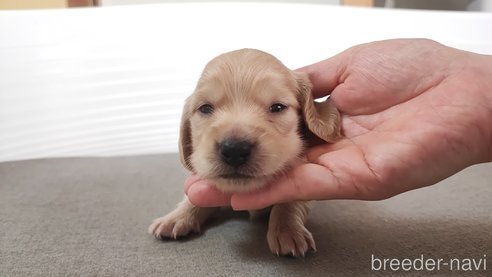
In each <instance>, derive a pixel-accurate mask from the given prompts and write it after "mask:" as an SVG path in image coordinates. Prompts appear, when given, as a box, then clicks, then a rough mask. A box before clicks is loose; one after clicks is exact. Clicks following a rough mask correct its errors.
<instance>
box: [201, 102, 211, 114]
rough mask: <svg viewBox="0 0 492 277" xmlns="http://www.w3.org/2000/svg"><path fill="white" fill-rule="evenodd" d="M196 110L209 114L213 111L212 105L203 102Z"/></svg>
mask: <svg viewBox="0 0 492 277" xmlns="http://www.w3.org/2000/svg"><path fill="white" fill-rule="evenodd" d="M198 110H199V111H200V112H201V113H203V114H210V113H212V112H213V111H214V107H212V105H210V104H203V105H201V106H200V107H199V108H198Z"/></svg>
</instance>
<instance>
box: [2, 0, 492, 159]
mask: <svg viewBox="0 0 492 277" xmlns="http://www.w3.org/2000/svg"><path fill="white" fill-rule="evenodd" d="M398 37H426V38H431V39H435V40H437V41H439V42H441V43H445V44H447V45H451V46H454V47H458V48H462V49H466V50H470V51H475V52H480V53H488V54H492V14H491V13H472V12H429V11H405V10H383V9H358V8H346V7H336V6H329V5H319V4H292V3H290V4H289V3H286V4H280V3H268V4H267V3H248V4H246V3H181V4H161V5H142V6H124V7H108V8H89V9H63V10H36V11H1V12H0V161H8V160H19V159H30V158H42V157H66V156H110V155H130V154H146V153H163V152H175V151H177V137H178V128H179V118H180V113H181V106H182V103H183V100H184V98H185V97H186V96H187V95H188V94H190V93H191V92H192V90H193V88H194V85H195V82H196V80H197V78H198V76H199V74H200V71H201V70H202V68H203V67H204V65H205V63H206V62H207V61H208V60H210V59H211V58H213V57H214V56H216V55H217V54H219V53H222V52H225V51H229V50H233V49H237V48H245V47H251V48H258V49H262V50H264V51H267V52H270V53H272V54H274V55H275V56H277V57H278V58H279V59H280V60H282V61H283V62H284V63H285V64H286V65H287V66H289V67H291V68H296V67H300V66H302V65H306V64H309V63H313V62H315V61H318V60H321V59H325V58H327V57H329V56H331V55H334V54H336V53H338V52H340V51H342V50H344V49H346V48H348V47H350V46H352V45H355V44H358V43H363V42H368V41H373V40H380V39H388V38H398Z"/></svg>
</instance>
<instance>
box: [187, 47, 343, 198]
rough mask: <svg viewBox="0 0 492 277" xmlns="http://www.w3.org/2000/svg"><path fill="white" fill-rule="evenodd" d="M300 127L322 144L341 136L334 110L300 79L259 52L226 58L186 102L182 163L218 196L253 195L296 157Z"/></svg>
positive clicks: (210, 69) (216, 61)
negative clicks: (223, 193)
mask: <svg viewBox="0 0 492 277" xmlns="http://www.w3.org/2000/svg"><path fill="white" fill-rule="evenodd" d="M303 124H305V126H307V128H308V129H309V130H310V131H311V132H312V133H314V134H315V135H316V136H317V137H319V138H321V139H323V140H325V141H328V142H331V141H333V140H335V139H336V138H337V137H338V136H339V133H340V124H339V114H338V112H337V110H336V109H335V108H334V107H333V106H332V105H331V103H330V102H329V101H327V102H324V103H315V102H314V101H313V98H312V96H311V84H310V82H309V79H308V78H307V76H306V75H304V74H301V73H297V72H293V71H291V70H289V69H288V68H286V67H285V66H284V65H283V64H282V63H281V62H280V61H279V60H277V59H276V58H275V57H273V56H271V55H269V54H267V53H264V52H261V51H258V50H253V49H243V50H237V51H233V52H229V53H225V54H222V55H220V56H218V57H216V58H215V59H213V60H212V61H210V62H209V63H208V64H207V66H206V67H205V69H204V72H203V74H202V76H201V78H200V80H199V81H198V84H197V87H196V89H195V91H194V93H193V94H192V95H191V96H190V97H189V98H188V99H187V100H186V104H185V107H184V110H183V116H182V120H181V134H180V154H181V161H182V162H183V164H184V165H185V166H186V167H187V168H188V169H189V170H191V171H193V172H195V173H196V174H198V176H200V177H202V178H205V179H209V180H210V182H211V183H213V184H215V186H216V187H217V188H218V189H220V190H223V191H229V192H231V191H236V192H237V191H250V190H254V189H256V188H258V187H260V186H262V185H264V184H265V183H267V182H268V181H270V180H271V179H272V178H273V177H274V176H276V175H278V174H279V173H282V172H284V171H285V170H286V169H288V168H289V166H291V165H292V163H293V162H294V161H296V160H297V158H298V157H300V156H301V154H302V152H303V139H302V135H303V134H301V132H300V130H301V126H302V125H303Z"/></svg>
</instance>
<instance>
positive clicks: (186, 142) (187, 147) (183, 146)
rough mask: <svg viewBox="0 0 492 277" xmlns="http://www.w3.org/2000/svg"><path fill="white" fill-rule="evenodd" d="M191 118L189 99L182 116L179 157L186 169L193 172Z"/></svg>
mask: <svg viewBox="0 0 492 277" xmlns="http://www.w3.org/2000/svg"><path fill="white" fill-rule="evenodd" d="M190 116H191V111H190V99H189V98H188V99H186V102H185V105H184V107H183V113H182V114H181V126H180V130H179V155H180V159H181V163H182V164H183V166H184V167H186V169H188V170H190V171H193V166H192V165H191V162H190V155H191V153H193V146H192V142H191V126H190Z"/></svg>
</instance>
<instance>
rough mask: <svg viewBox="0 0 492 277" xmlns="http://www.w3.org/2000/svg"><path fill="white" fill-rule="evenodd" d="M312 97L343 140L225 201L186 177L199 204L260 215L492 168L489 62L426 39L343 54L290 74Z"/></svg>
mask: <svg viewBox="0 0 492 277" xmlns="http://www.w3.org/2000/svg"><path fill="white" fill-rule="evenodd" d="M299 71H304V72H306V73H308V75H309V77H310V80H311V82H312V83H313V94H314V96H315V97H322V96H325V95H326V94H328V93H330V92H331V99H332V101H333V103H334V105H335V106H336V107H337V108H338V109H339V111H340V112H341V114H342V130H343V133H344V138H342V139H341V140H340V141H338V142H336V143H334V144H324V145H320V146H316V147H314V148H312V149H308V151H307V154H306V155H307V160H308V162H307V163H306V164H301V165H299V166H297V167H295V168H293V169H292V170H291V171H290V172H288V173H287V174H286V175H285V176H282V177H280V179H278V180H276V181H274V182H273V183H271V184H269V185H268V186H266V187H264V188H262V189H260V190H258V191H254V192H251V193H242V194H232V195H229V194H224V193H222V192H220V191H218V190H216V189H215V188H214V187H213V186H210V185H209V184H208V183H207V181H206V180H201V179H199V178H198V177H196V176H191V177H190V178H188V179H187V180H186V182H185V191H186V193H187V195H188V198H189V199H190V201H191V202H192V203H194V204H195V205H198V206H220V205H229V204H230V205H231V206H232V207H233V208H234V209H237V210H244V209H259V208H263V207H266V206H269V205H272V204H275V203H280V202H287V201H292V200H315V199H318V200H320V199H336V198H342V199H363V200H379V199H385V198H388V197H391V196H394V195H396V194H399V193H402V192H405V191H408V190H412V189H416V188H420V187H423V186H428V185H432V184H435V183H436V182H438V181H440V180H442V179H444V178H446V177H448V176H450V175H452V174H454V173H456V172H458V171H460V170H461V169H463V168H465V167H467V166H470V165H472V164H475V163H480V162H486V161H491V160H492V146H491V144H492V125H491V124H490V122H489V120H490V118H492V108H491V107H492V83H491V82H490V80H492V58H491V57H490V56H485V55H479V54H474V53H470V52H465V51H460V50H457V49H453V48H449V47H446V46H443V45H441V44H438V43H436V42H433V41H429V40H421V39H410V40H407V39H405V40H389V41H380V42H374V43H369V44H363V45H358V46H355V47H352V48H350V49H348V50H346V51H344V52H342V53H340V54H338V55H336V56H334V57H332V58H329V59H327V60H325V61H322V62H319V63H316V64H313V65H311V66H307V67H304V68H301V69H299Z"/></svg>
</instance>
